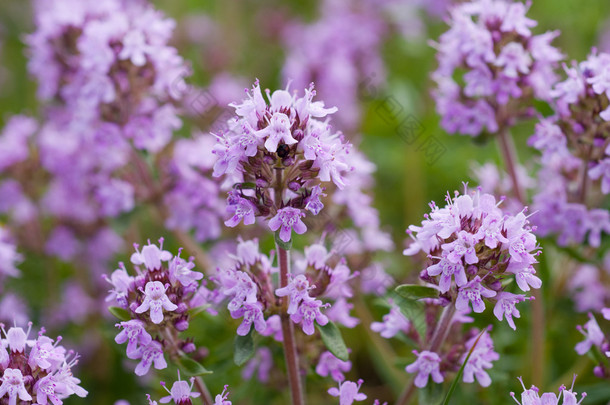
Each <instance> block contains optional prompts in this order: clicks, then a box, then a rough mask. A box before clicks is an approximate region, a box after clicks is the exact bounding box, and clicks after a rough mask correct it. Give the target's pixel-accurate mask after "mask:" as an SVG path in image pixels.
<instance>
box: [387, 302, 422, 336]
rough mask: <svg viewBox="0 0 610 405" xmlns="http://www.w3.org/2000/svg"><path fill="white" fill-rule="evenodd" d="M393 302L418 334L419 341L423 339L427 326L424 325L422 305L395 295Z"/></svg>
mask: <svg viewBox="0 0 610 405" xmlns="http://www.w3.org/2000/svg"><path fill="white" fill-rule="evenodd" d="M394 302H395V303H396V305H397V306H398V308H399V309H400V312H402V314H403V315H404V316H405V317H406V318H407V319H408V320H409V321H410V322H411V324H412V325H413V327H414V328H415V330H416V331H417V333H418V334H419V336H420V340H423V339H425V338H426V331H427V329H428V325H427V324H426V312H425V307H424V303H423V302H421V301H417V300H414V299H409V298H405V297H403V296H401V295H397V294H396V295H394Z"/></svg>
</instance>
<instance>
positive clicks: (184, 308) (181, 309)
mask: <svg viewBox="0 0 610 405" xmlns="http://www.w3.org/2000/svg"><path fill="white" fill-rule="evenodd" d="M170 301H171V299H170ZM172 302H173V301H172ZM188 309H189V308H188V306H187V305H186V304H185V303H184V302H181V303H179V304H178V308H176V313H178V314H183V313H185V312H186V311H188Z"/></svg>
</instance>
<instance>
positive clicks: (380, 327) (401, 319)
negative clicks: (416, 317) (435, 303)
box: [371, 301, 411, 339]
mask: <svg viewBox="0 0 610 405" xmlns="http://www.w3.org/2000/svg"><path fill="white" fill-rule="evenodd" d="M390 304H391V305H392V307H391V308H390V312H388V313H387V314H386V315H384V316H383V322H373V323H371V330H373V331H375V332H378V333H379V334H380V335H381V336H382V337H384V338H386V339H390V338H393V337H394V336H396V335H397V334H398V333H399V332H403V333H405V334H406V333H408V332H409V327H410V326H411V322H409V320H408V319H407V318H406V317H405V316H404V315H403V314H402V312H400V309H399V308H398V307H397V306H396V305H394V302H393V301H392V302H390Z"/></svg>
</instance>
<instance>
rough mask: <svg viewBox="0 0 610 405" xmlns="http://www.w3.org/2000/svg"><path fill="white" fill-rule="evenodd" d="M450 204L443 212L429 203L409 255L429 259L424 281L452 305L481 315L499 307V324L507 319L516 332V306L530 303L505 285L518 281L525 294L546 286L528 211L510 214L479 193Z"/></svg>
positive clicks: (414, 231) (413, 228) (450, 200)
mask: <svg viewBox="0 0 610 405" xmlns="http://www.w3.org/2000/svg"><path fill="white" fill-rule="evenodd" d="M446 200H447V205H446V206H445V207H443V208H439V207H438V206H437V205H436V204H435V203H434V202H432V203H430V207H431V208H432V211H431V213H430V214H429V215H428V214H426V215H425V217H426V219H425V220H424V221H423V222H422V225H421V226H414V225H411V226H410V227H409V229H408V231H407V233H409V235H410V236H411V237H412V238H413V242H412V243H411V245H410V246H409V247H408V248H407V249H405V251H404V254H405V255H414V254H416V253H418V252H420V251H423V252H424V253H426V254H427V256H428V258H429V264H428V265H427V267H426V269H425V270H423V271H422V272H421V274H420V277H421V279H422V280H424V281H426V282H427V283H430V284H434V285H436V286H438V289H439V291H440V292H441V294H442V295H441V296H442V297H445V298H446V299H447V301H448V302H449V305H455V308H456V309H457V310H458V311H467V310H468V309H469V307H470V306H472V310H473V311H474V312H476V313H481V312H483V311H484V310H485V299H486V300H488V301H492V302H495V307H494V314H495V315H496V317H497V318H498V320H502V318H504V317H505V318H506V321H507V323H508V324H509V325H510V327H511V328H513V329H515V328H516V326H515V323H514V320H513V317H517V318H518V317H519V316H520V315H519V311H518V310H517V309H516V307H515V305H516V304H517V303H519V302H522V301H525V300H526V299H528V298H527V297H526V296H525V295H523V294H513V293H511V292H508V291H506V288H505V287H503V283H502V281H503V280H505V279H506V278H509V277H511V276H514V279H515V281H516V283H517V286H518V287H519V288H520V289H521V290H522V291H524V292H527V291H529V290H530V288H540V286H541V284H542V283H541V281H540V279H539V278H538V277H537V276H536V270H535V269H534V267H533V264H535V263H536V262H537V260H536V255H537V254H538V253H539V252H540V250H538V249H539V247H538V246H537V244H536V236H535V235H534V234H533V232H532V229H531V227H530V226H529V225H528V223H529V221H528V219H527V217H526V215H525V213H524V211H525V210H523V211H522V212H519V213H518V214H516V215H510V214H506V213H504V212H503V211H502V210H501V209H500V207H499V205H500V204H501V202H502V201H500V202H496V199H495V197H494V196H492V195H490V194H481V193H480V192H479V191H477V192H475V193H472V194H470V195H469V194H467V193H465V194H463V195H460V194H459V193H457V192H456V193H455V196H454V197H453V198H452V197H451V196H450V195H449V194H448V195H447V198H446Z"/></svg>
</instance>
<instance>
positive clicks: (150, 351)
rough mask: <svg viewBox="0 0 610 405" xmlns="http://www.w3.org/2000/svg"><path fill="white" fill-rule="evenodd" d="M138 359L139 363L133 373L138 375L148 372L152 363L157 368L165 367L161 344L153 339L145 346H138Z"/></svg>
mask: <svg viewBox="0 0 610 405" xmlns="http://www.w3.org/2000/svg"><path fill="white" fill-rule="evenodd" d="M139 351H140V353H139V355H138V357H137V358H138V359H140V363H138V365H137V366H136V370H135V373H136V375H138V376H140V377H141V376H143V375H145V374H147V373H148V370H150V366H151V365H153V364H154V366H155V368H156V369H157V370H163V369H164V368H167V362H166V361H165V358H164V357H163V346H162V345H161V343H159V342H157V341H156V340H153V341H152V342H150V343H149V344H148V345H147V346H140V349H139Z"/></svg>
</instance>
